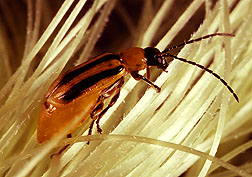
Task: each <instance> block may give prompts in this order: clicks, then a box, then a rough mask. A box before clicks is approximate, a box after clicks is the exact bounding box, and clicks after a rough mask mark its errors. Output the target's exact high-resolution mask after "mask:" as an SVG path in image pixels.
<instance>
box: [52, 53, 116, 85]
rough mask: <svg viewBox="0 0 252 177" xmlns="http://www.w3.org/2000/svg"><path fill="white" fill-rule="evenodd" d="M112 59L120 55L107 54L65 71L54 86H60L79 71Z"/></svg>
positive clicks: (78, 73) (77, 74) (79, 72)
mask: <svg viewBox="0 0 252 177" xmlns="http://www.w3.org/2000/svg"><path fill="white" fill-rule="evenodd" d="M113 59H117V60H120V56H119V55H117V54H107V55H105V56H103V57H101V58H99V59H97V60H95V61H93V62H91V63H89V64H87V65H84V66H83V67H81V68H78V69H76V70H73V71H71V72H69V73H67V74H66V75H65V76H64V77H63V78H62V79H61V81H60V82H59V83H58V84H57V86H56V87H60V86H62V85H64V84H66V83H68V82H70V81H71V80H72V79H74V78H75V77H77V76H79V75H80V74H81V73H83V72H85V71H87V70H89V69H91V68H92V67H94V66H96V65H98V64H100V63H102V62H106V61H108V60H113Z"/></svg>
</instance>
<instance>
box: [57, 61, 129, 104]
mask: <svg viewBox="0 0 252 177" xmlns="http://www.w3.org/2000/svg"><path fill="white" fill-rule="evenodd" d="M123 69H124V66H123V65H119V66H117V67H115V68H113V69H109V70H105V71H102V72H100V73H97V74H95V75H93V76H90V77H88V78H86V79H84V80H82V81H80V82H79V83H77V84H75V85H74V86H72V87H71V88H70V89H69V90H68V91H67V92H66V93H64V94H63V95H61V96H60V98H61V99H62V100H65V101H69V102H70V101H72V100H74V99H75V98H77V97H78V96H80V95H81V94H82V93H83V91H84V90H86V89H87V88H89V87H91V86H93V85H95V84H96V83H98V82H99V81H101V80H102V79H105V78H108V77H110V76H114V75H116V74H118V73H120V72H121V71H122V70H123Z"/></svg>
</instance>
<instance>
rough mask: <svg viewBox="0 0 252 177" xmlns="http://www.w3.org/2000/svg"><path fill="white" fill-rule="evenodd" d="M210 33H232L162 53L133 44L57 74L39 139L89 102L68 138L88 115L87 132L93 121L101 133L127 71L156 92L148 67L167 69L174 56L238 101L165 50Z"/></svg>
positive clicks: (57, 129) (42, 115)
mask: <svg viewBox="0 0 252 177" xmlns="http://www.w3.org/2000/svg"><path fill="white" fill-rule="evenodd" d="M213 36H234V35H233V34H228V33H214V34H209V35H206V36H203V37H200V38H197V39H193V40H190V41H187V42H183V43H182V44H179V45H176V46H173V47H169V48H167V49H165V50H164V51H162V52H160V51H159V50H158V49H157V48H153V47H147V48H144V49H143V48H139V47H133V48H129V49H125V50H123V51H121V52H119V53H105V54H102V55H100V56H97V57H95V58H93V59H91V60H89V61H87V62H84V63H82V64H80V65H78V66H76V67H74V68H73V69H71V70H69V71H67V72H66V73H64V74H62V75H60V76H59V77H58V78H57V79H56V80H55V81H54V82H53V83H52V85H51V86H50V87H49V90H48V92H47V94H46V95H45V101H44V103H43V105H42V109H41V113H40V116H39V120H38V129H37V140H38V142H39V143H43V142H45V141H47V140H50V139H51V138H52V137H54V136H55V135H57V134H58V133H59V132H60V131H61V130H62V129H64V128H66V127H67V126H69V125H70V124H71V122H72V121H73V120H74V118H75V117H76V115H78V114H80V112H82V111H83V110H84V109H85V108H86V107H87V105H88V104H89V105H91V107H90V108H89V109H88V110H87V112H86V113H85V114H84V116H83V117H82V119H81V120H80V121H79V122H78V123H77V124H76V126H75V127H74V128H73V129H71V130H70V131H69V132H68V136H67V137H71V134H70V133H71V132H72V131H73V130H74V129H75V128H77V127H78V126H80V125H81V124H82V123H83V122H84V121H86V120H88V118H89V117H90V118H91V119H92V122H91V124H90V126H89V132H88V135H91V134H92V128H93V125H94V123H96V126H97V132H98V133H102V129H101V127H100V126H99V121H100V119H101V118H102V116H103V115H104V114H105V113H106V111H107V110H108V109H109V108H110V107H112V106H113V105H114V104H115V102H116V101H117V99H118V97H119V95H120V90H121V87H122V85H123V83H124V78H125V76H126V74H130V75H131V76H132V77H133V78H134V79H135V80H137V81H139V80H143V81H145V82H146V83H147V84H148V85H150V86H151V87H153V88H154V89H156V91H157V92H160V90H161V88H160V87H158V86H157V85H155V84H154V83H153V82H152V81H150V72H149V67H150V66H155V67H157V68H158V69H161V70H163V71H164V72H167V71H166V69H167V67H168V64H169V63H170V62H171V61H172V60H173V59H177V60H180V61H182V62H186V63H189V64H191V65H195V66H197V67H199V68H201V69H203V70H205V71H207V72H209V73H210V74H212V75H213V76H214V77H216V78H217V79H219V80H220V81H221V82H222V83H223V84H224V85H225V87H227V89H228V90H229V91H230V92H231V93H232V94H233V96H234V98H235V99H236V101H237V102H239V99H238V96H237V95H236V93H235V92H234V91H233V89H232V88H231V87H230V86H229V84H228V83H227V82H226V81H225V80H224V79H222V78H221V77H220V76H219V75H218V74H216V73H215V72H213V71H212V70H210V69H208V68H206V67H204V66H203V65H200V64H198V63H195V62H193V61H189V60H187V59H184V58H180V57H177V56H175V55H172V54H169V53H168V52H169V51H170V50H172V49H174V48H178V47H182V46H184V45H186V44H190V43H194V42H197V41H200V40H202V39H207V38H210V37H213ZM167 57H170V58H171V59H170V60H169V61H168V62H167V60H166V58H167ZM144 69H146V70H147V77H144V76H142V75H140V74H138V72H139V71H141V70H144ZM109 97H111V100H110V102H109V103H108V105H107V106H106V107H105V108H104V100H105V99H107V98H109Z"/></svg>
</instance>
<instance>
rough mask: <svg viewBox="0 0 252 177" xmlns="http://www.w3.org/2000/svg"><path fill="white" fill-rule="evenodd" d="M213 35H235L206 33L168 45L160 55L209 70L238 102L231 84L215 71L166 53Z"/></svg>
mask: <svg viewBox="0 0 252 177" xmlns="http://www.w3.org/2000/svg"><path fill="white" fill-rule="evenodd" d="M213 36H232V37H233V36H235V35H234V34H229V33H214V34H209V35H206V36H203V37H200V38H197V39H193V40H190V41H186V42H184V43H181V44H179V45H176V46H172V47H169V48H167V49H165V50H164V51H163V52H162V55H163V56H165V57H172V58H174V59H177V60H180V61H182V62H185V63H189V64H191V65H194V66H197V67H199V68H201V69H203V70H205V71H207V72H209V73H210V74H212V75H213V76H214V77H215V78H217V79H218V80H220V81H221V82H222V83H223V84H224V85H225V86H226V87H227V89H228V90H229V92H230V93H232V94H233V96H234V98H235V99H236V101H237V102H239V98H238V96H237V94H236V93H235V92H234V90H233V89H232V88H231V86H230V85H229V84H228V83H227V82H226V81H225V80H224V79H223V78H222V77H221V76H219V75H218V74H217V73H215V72H214V71H212V70H211V69H208V68H206V67H205V66H203V65H201V64H198V63H196V62H194V61H190V60H187V59H185V58H180V57H177V56H175V55H172V54H169V53H167V52H168V51H170V50H173V49H176V48H178V47H183V46H184V45H186V44H191V43H194V42H198V41H201V40H203V39H207V38H210V37H213Z"/></svg>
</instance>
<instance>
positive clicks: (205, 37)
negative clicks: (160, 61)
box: [162, 33, 235, 53]
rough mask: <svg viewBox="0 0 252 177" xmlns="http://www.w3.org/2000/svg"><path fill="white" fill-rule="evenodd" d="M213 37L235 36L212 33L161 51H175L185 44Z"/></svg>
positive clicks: (232, 35)
mask: <svg viewBox="0 0 252 177" xmlns="http://www.w3.org/2000/svg"><path fill="white" fill-rule="evenodd" d="M214 36H231V37H234V36H235V35H234V34H230V33H214V34H209V35H206V36H203V37H199V38H196V39H192V40H190V41H185V42H183V43H181V44H179V45H175V46H172V47H168V48H166V49H165V50H164V51H162V53H166V52H169V51H170V50H173V49H176V48H179V47H183V46H185V45H187V44H191V43H194V42H198V41H201V40H203V39H207V38H210V37H214Z"/></svg>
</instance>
